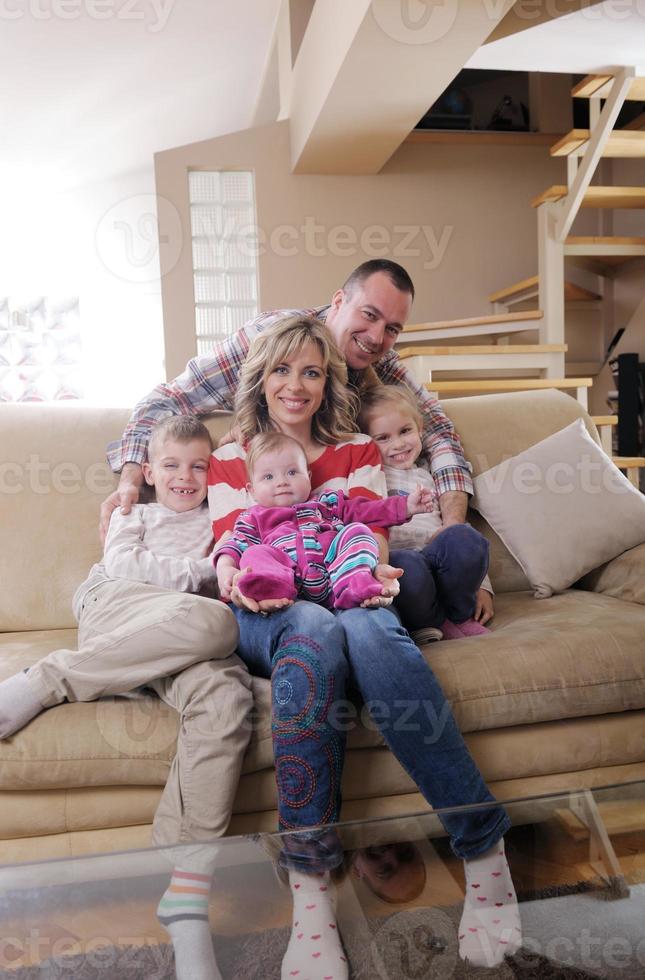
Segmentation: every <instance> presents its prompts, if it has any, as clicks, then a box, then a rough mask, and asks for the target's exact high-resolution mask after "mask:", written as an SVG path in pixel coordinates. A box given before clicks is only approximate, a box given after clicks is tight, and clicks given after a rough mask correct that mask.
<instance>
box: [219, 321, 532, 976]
mask: <svg viewBox="0 0 645 980" xmlns="http://www.w3.org/2000/svg"><path fill="white" fill-rule="evenodd" d="M236 421H237V425H238V429H239V431H240V434H241V442H240V443H238V444H236V443H229V444H228V445H225V446H222V447H221V448H220V449H218V450H216V452H215V453H214V454H213V456H212V458H211V465H210V470H209V505H210V509H211V516H212V518H213V528H214V532H215V537H216V539H222V537H223V535H224V534H227V535H230V533H231V532H232V531H233V528H234V525H235V521H236V519H237V517H238V516H239V514H240V513H241V512H242V511H244V510H246V509H247V508H248V507H249V506H250V505H251V504H252V498H251V497H250V494H249V491H248V488H247V484H248V476H247V472H246V467H245V460H246V447H247V445H248V443H249V441H250V440H251V439H252V437H253V436H255V435H256V434H257V433H258V432H267V431H275V430H277V431H279V432H282V433H285V434H287V435H290V436H292V437H293V438H295V439H297V440H298V442H299V443H300V444H301V446H302V447H303V449H304V452H305V457H306V459H307V465H308V468H309V469H310V470H311V483H312V486H313V489H314V492H321V491H322V490H324V489H333V490H342V492H343V493H344V494H346V495H347V496H348V497H350V499H351V498H354V497H357V496H362V497H365V496H367V497H370V498H371V499H376V498H377V497H379V496H385V495H386V493H385V480H384V477H383V471H382V468H381V463H380V459H379V454H378V450H377V448H376V446H375V444H374V443H373V442H372V440H371V439H369V437H368V436H366V435H363V434H360V433H357V432H355V431H354V421H353V417H352V412H351V403H350V395H349V392H348V390H347V373H346V369H345V364H344V362H343V360H342V357H341V355H340V353H339V351H338V350H337V348H336V347H335V345H334V344H333V342H332V339H331V335H330V333H329V331H328V329H327V328H326V327H325V326H324V324H321V323H319V322H318V321H316V320H313V319H311V318H309V317H295V318H290V319H287V320H283V321H280V322H278V323H276V324H275V325H274V326H273V327H272V328H271V329H269V330H266V331H265V332H263V333H262V334H261V335H260V336H259V337H258V338H257V339H256V340H255V341H254V342H253V343H252V345H251V349H250V351H249V353H248V355H247V358H246V361H245V362H244V367H243V369H242V375H241V380H240V388H239V391H238V400H237V420H236ZM380 547H381V549H382V558H383V559H385V558H386V551H385V544H384V543H383V544H382V545H380ZM240 574H241V575H243V574H244V573H240ZM376 576H377V578H379V580H380V581H381V582H382V583H383V588H384V591H385V597H386V598H388V597H389V596H390V595H392V594H393V592H394V591H396V589H395V585H396V581H395V580H396V577H397V576H396V572H395V570H393V569H392V568H391V567H390V566H388V565H380V566H379V567H378V568H377V569H376ZM393 583H394V584H393ZM231 599H232V601H233V603H234V604H235V606H236V608H235V614H236V617H237V620H238V624H239V627H240V644H239V648H238V652H239V655H240V657H241V658H242V659H243V660H244V661H245V663H246V664H247V666H248V667H249V669H250V671H251V673H253V674H256V675H258V676H261V677H267V678H270V679H271V690H272V735H273V752H274V758H275V769H276V784H277V794H278V812H279V818H280V828H281V830H283V831H306V833H287V834H285V835H284V837H283V838H282V842H283V851H282V854H281V858H280V860H281V863H282V865H283V867H285V868H286V869H287V870H288V874H289V884H290V888H291V893H292V897H293V903H294V905H293V907H294V911H293V931H292V934H291V939H290V941H289V946H288V948H287V951H286V954H285V957H284V960H283V964H282V977H283V978H296V980H323V978H325V977H330V976H333V978H334V980H346V978H347V962H346V957H345V955H344V952H343V948H342V945H341V943H340V938H339V936H338V930H337V928H336V920H335V897H334V888H333V883H332V882H331V878H330V871H331V870H332V869H334V868H337V867H338V866H339V865H340V864H341V862H342V860H343V851H342V847H341V844H340V841H339V839H338V836H337V835H336V833H335V832H334V831H333V829H331V828H330V826H329V825H330V824H333V823H334V822H335V821H337V820H338V819H339V815H340V803H341V793H340V787H341V779H342V770H343V761H344V754H345V738H346V732H345V728H346V726H345V725H338V723H337V714H336V706H337V705H339V704H341V705H342V704H343V703H344V701H345V699H346V698H347V696H348V694H347V692H348V688H349V685H350V684H351V685H352V686H353V687H355V688H357V689H358V691H359V692H360V694H361V697H362V699H363V701H364V703H365V705H366V707H367V709H368V710H372V709H374V714H373V720H374V723H375V724H376V725H377V726H378V728H379V730H380V731H381V733H382V735H383V738H384V740H385V742H386V744H387V745H388V746H389V748H390V749H391V751H392V752H393V753H394V755H395V756H396V758H397V759H398V761H399V762H400V763H401V765H402V766H403V767H404V768H405V769H406V770H407V772H408V773H409V775H410V777H411V778H412V779H413V780H414V783H415V784H416V785H417V786H418V788H419V790H420V792H422V793H423V795H424V796H425V798H426V799H427V800H428V801H429V803H430V804H431V805H432V806H433V807H434V808H435V809H440V808H445V807H455V808H456V809H453V810H451V811H450V812H444V813H442V814H441V819H442V822H443V825H444V827H445V829H446V831H447V833H448V834H449V835H450V839H451V845H452V848H453V851H454V852H455V854H457V855H458V856H459V857H461V858H463V859H464V865H465V874H466V885H467V887H466V897H465V901H464V912H463V916H462V920H461V923H460V928H459V950H460V955H461V956H462V957H463V958H466V959H469V960H470V961H471V962H473V963H478V964H482V965H488V966H491V965H494V964H497V963H500V962H501V961H502V959H503V958H504V955H505V953H513V952H514V951H515V950H516V949H517V948H518V946H519V943H520V940H521V933H520V921H519V912H518V908H517V900H516V898H515V891H514V888H513V882H512V880H511V876H510V871H509V868H508V864H507V862H506V858H505V855H504V844H503V834H504V833H505V831H506V830H507V829H508V828H509V826H510V821H509V818H508V815H507V814H506V812H505V811H504V809H503V807H501V806H499V805H497V804H495V800H494V797H493V796H492V795H491V793H490V791H489V790H488V788H487V787H486V784H485V783H484V781H483V779H482V776H481V774H480V772H479V770H478V769H477V766H476V765H475V763H474V761H473V759H472V758H471V756H470V754H469V752H468V749H467V747H466V745H465V743H464V741H463V738H462V736H461V733H460V732H459V729H458V728H457V725H456V722H455V720H454V717H453V715H452V713H451V711H450V707H449V705H448V704H447V702H446V698H445V695H444V693H443V691H442V690H441V687H440V686H439V684H438V683H437V680H436V678H435V676H434V674H433V673H432V671H431V669H430V667H429V666H428V664H427V663H426V662H425V660H424V658H423V656H422V655H421V652H420V651H419V649H418V647H417V646H415V644H414V643H413V642H412V640H411V639H410V637H409V636H408V634H407V633H406V631H405V630H403V629H401V626H400V624H399V622H398V620H397V618H396V616H395V615H394V614H393V613H392V612H391V610H389V609H387V608H375V609H361V608H357V609H345V610H335V611H333V612H332V611H330V610H328V609H325V608H323V607H322V606H320V605H317V604H315V603H312V602H303V601H298V602H295V603H293V604H292V605H289V606H288V607H287V608H280V607H279V605H276V606H275V607H274V608H275V611H273V612H271V614H270V615H268V616H260V615H258V614H257V613H258V611H259V610H258V604H257V603H256V602H254V601H253V600H249V599H247V598H245V596H244V595H243V593H242V592H241V590H240V588H239V584H238V583H236V582H233V583H232V588H231ZM273 602H275V603H278V602H279V600H273ZM268 608H270V607H268ZM268 608H265V610H263V611H265V612H266V611H268ZM403 712H404V714H403ZM403 717H404V718H405V723H402V719H403ZM433 719H434V722H433ZM482 803H487V804H490V805H488V806H478V805H477V804H482ZM484 881H485V883H486V888H485V894H482V891H479V890H478V889H480V887H481V883H482V882H484Z"/></svg>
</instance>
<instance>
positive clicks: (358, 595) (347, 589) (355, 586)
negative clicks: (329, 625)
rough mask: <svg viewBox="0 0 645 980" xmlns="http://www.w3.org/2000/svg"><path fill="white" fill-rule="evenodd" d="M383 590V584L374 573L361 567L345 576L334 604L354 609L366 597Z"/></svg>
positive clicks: (341, 607)
mask: <svg viewBox="0 0 645 980" xmlns="http://www.w3.org/2000/svg"><path fill="white" fill-rule="evenodd" d="M345 583H346V584H345ZM382 591H383V586H382V585H381V583H380V582H379V581H378V580H377V579H375V578H374V576H373V575H372V573H371V572H370V571H368V570H367V569H360V568H359V569H357V570H356V571H355V572H353V573H352V575H348V576H347V577H345V578H343V585H342V587H341V588H340V589H338V592H337V594H336V595H335V596H334V606H335V608H336V609H354V608H355V607H356V606H360V604H361V602H363V601H364V600H365V599H371V598H372V596H375V595H380V594H381V592H382Z"/></svg>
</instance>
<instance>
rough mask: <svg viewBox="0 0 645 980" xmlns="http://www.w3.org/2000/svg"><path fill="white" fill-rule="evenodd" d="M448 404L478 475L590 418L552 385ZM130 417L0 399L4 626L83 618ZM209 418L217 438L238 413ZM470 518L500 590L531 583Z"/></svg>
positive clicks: (60, 625)
mask: <svg viewBox="0 0 645 980" xmlns="http://www.w3.org/2000/svg"><path fill="white" fill-rule="evenodd" d="M444 407H445V410H446V412H447V414H448V415H449V416H450V417H451V418H452V420H453V421H454V423H455V426H456V428H457V431H458V432H459V434H460V436H461V439H462V442H463V445H464V450H465V452H466V456H467V457H468V458H469V459H470V461H471V462H472V465H473V470H474V472H475V474H477V473H480V472H482V470H485V469H488V468H489V467H491V466H495V465H496V464H497V463H499V462H500V461H501V459H502V458H503V457H504V455H514V454H515V453H518V452H520V451H521V450H523V449H526V448H527V447H528V446H530V445H532V444H533V443H535V442H538V441H539V440H540V439H543V438H545V437H546V436H548V435H550V434H551V433H553V432H556V431H558V429H561V428H563V427H564V426H565V425H568V424H569V423H570V422H572V421H573V420H574V419H575V418H578V417H579V416H581V415H582V416H583V417H586V418H587V419H588V416H585V413H584V412H583V410H582V409H581V407H580V406H579V405H578V403H577V402H576V401H575V400H574V399H573V398H571V397H570V396H569V395H564V394H561V393H559V392H551V391H545V392H537V393H521V392H520V393H517V394H511V395H488V396H484V397H482V396H480V397H475V398H459V399H454V400H450V401H447V402H446V404H445V406H444ZM128 415H129V412H128V411H127V410H126V409H116V408H114V409H103V408H95V407H89V406H85V405H77V404H74V403H73V402H68V403H59V404H53V405H39V404H17V405H13V404H5V405H2V406H0V447H1V449H0V452H1V458H0V527H1V528H2V538H1V541H0V582H1V583H2V588H1V589H0V631H1V632H13V631H21V630H39V629H66V628H70V627H73V626H75V625H76V624H75V621H74V618H73V616H72V611H71V605H70V603H71V598H72V595H73V594H74V591H75V590H76V588H77V586H78V585H79V583H80V582H82V581H83V579H84V578H85V576H86V575H87V573H88V571H89V568H90V566H91V565H92V564H93V563H94V562H95V561H98V560H99V558H100V556H101V547H100V543H99V538H98V531H97V528H98V513H99V507H100V504H101V502H102V500H104V498H105V497H106V496H107V495H108V493H109V492H110V491H111V490H112V489H113V488H114V486H115V485H116V480H115V478H114V476H113V475H112V474H111V472H110V470H109V468H108V466H107V463H105V461H104V460H105V447H106V445H107V443H108V442H110V441H111V440H113V439H116V438H118V437H119V436H120V434H121V432H122V431H123V428H124V426H125V423H126V420H127V418H128ZM207 424H208V426H209V429H210V430H211V432H212V433H213V435H214V437H215V438H216V439H217V438H218V437H219V436H220V435H221V434H222V433H223V432H224V431H225V430H226V429H227V428H228V426H229V424H230V417H229V416H227V415H218V416H214V417H212V418H211V419H209V420H207ZM588 424H589V425H590V431H592V433H593V434H594V436H595V437H596V438H597V434H596V433H595V429H594V428H593V425H592V424H591V423H588ZM472 520H473V523H474V524H475V525H476V526H477V527H479V528H480V529H482V531H483V533H485V534H486V535H487V537H488V538H489V540H490V541H491V542H492V561H491V579H492V581H493V585H494V587H495V589H496V591H501V592H504V591H514V590H517V589H525V588H528V583H527V581H526V578H525V577H524V575H523V573H522V571H521V569H520V567H519V565H517V563H516V562H515V560H514V559H513V558H512V557H511V555H510V554H509V552H508V551H507V550H506V548H504V546H503V545H502V543H501V542H500V541H499V539H498V538H497V537H496V535H494V534H493V532H492V531H491V530H490V528H488V526H487V525H486V524H485V522H484V521H483V520H482V518H480V517H479V515H475V514H472Z"/></svg>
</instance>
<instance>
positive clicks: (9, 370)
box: [0, 297, 83, 402]
mask: <svg viewBox="0 0 645 980" xmlns="http://www.w3.org/2000/svg"><path fill="white" fill-rule="evenodd" d="M80 366H81V338H80V326H79V307H78V298H76V297H75V298H73V299H67V300H62V301H55V300H51V299H47V298H44V297H40V298H38V299H36V300H34V301H32V302H28V303H25V302H17V301H12V300H11V299H9V298H8V297H0V401H4V402H21V401H22V402H24V401H38V402H43V401H56V400H59V399H63V398H82V397H83V389H82V384H81V378H80Z"/></svg>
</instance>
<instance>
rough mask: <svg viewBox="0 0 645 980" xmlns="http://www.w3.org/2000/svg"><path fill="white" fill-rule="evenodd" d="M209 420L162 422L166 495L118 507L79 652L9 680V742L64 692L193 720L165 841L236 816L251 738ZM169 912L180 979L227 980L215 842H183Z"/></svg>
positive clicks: (159, 445)
mask: <svg viewBox="0 0 645 980" xmlns="http://www.w3.org/2000/svg"><path fill="white" fill-rule="evenodd" d="M212 448H213V445H212V441H211V437H210V434H209V432H208V429H207V428H206V427H205V426H204V425H203V424H202V423H201V422H199V421H198V419H196V418H194V417H193V416H186V415H184V416H173V417H172V418H170V419H167V420H166V421H164V422H161V423H159V424H158V425H157V426H155V428H154V430H153V433H152V436H151V439H150V443H149V445H148V461H147V462H146V463H144V466H143V472H144V476H145V479H146V482H147V483H148V484H149V485H150V486H153V487H154V489H155V502H154V503H150V504H143V505H142V504H137V505H135V506H134V507H133V508H132V511H131V512H130V513H129V514H128V515H124V514H122V513H121V511H120V510H115V511H114V513H113V515H112V519H111V521H110V528H109V531H108V535H107V539H106V542H105V552H104V554H103V559H102V561H101V562H100V563H99V564H97V565H94V566H93V567H92V569H91V571H90V574H89V576H88V578H87V579H86V580H85V582H83V584H82V585H81V586H80V587H79V588H78V590H77V592H76V594H75V596H74V599H73V608H74V613H75V615H76V617H77V619H78V621H79V625H78V643H79V648H78V650H76V651H73V650H56V651H54V652H53V653H50V654H49V655H48V656H47V657H44V658H43V659H42V660H40V661H39V662H38V663H37V664H35V665H34V666H33V667H30V668H29V669H28V670H27V671H25V672H23V673H20V674H16V675H15V676H14V677H10V678H9V679H8V680H6V681H4V682H3V683H2V684H0V738H8V737H9V736H10V735H13V734H14V733H15V732H17V731H19V729H21V728H22V727H23V726H24V725H26V724H27V723H28V722H29V721H31V719H32V718H34V717H35V716H36V715H38V714H40V712H41V711H43V710H44V709H45V708H50V707H52V706H53V705H55V704H60V702H61V701H64V700H65V699H67V700H68V701H92V700H94V699H96V698H100V697H103V696H105V695H113V694H124V693H126V692H129V691H132V690H134V689H136V688H139V687H141V686H144V685H145V686H146V687H149V688H152V690H153V691H155V692H156V694H157V695H158V696H159V697H160V698H161V699H162V701H164V702H165V703H166V704H169V705H170V706H171V707H172V708H174V709H175V710H176V711H177V712H178V713H179V715H180V717H181V722H180V726H179V735H178V740H177V753H176V755H175V758H174V760H173V763H172V766H171V769H170V773H169V775H168V780H167V782H166V786H165V789H164V791H163V794H162V797H161V801H160V803H159V806H158V807H157V812H156V814H155V817H154V823H153V835H152V836H153V842H154V843H155V844H156V845H167V844H175V843H177V842H180V843H183V842H188V841H209V840H212V838H214V837H219V836H221V835H222V834H223V833H224V832H225V830H226V828H227V826H228V823H229V820H230V817H231V810H232V806H233V798H234V796H235V792H236V790H237V784H238V780H239V776H240V771H241V767H242V760H243V756H244V752H245V750H246V746H247V743H248V740H249V736H250V732H251V729H250V725H249V724H248V715H249V712H250V710H251V707H252V703H253V697H252V693H251V678H250V676H249V673H248V671H247V669H246V666H245V665H244V664H243V663H242V661H241V660H240V659H239V658H238V657H237V656H235V655H234V651H235V648H236V646H237V641H238V628H237V623H236V621H235V617H234V615H233V613H232V612H231V610H230V609H229V608H228V607H227V606H225V605H224V603H222V602H219V601H217V600H213V599H211V598H206V597H205V596H200V595H197V594H196V593H197V592H199V591H200V590H201V589H204V590H205V591H211V592H212V590H213V587H214V585H215V569H214V567H213V562H212V555H211V554H210V552H211V550H212V546H213V537H212V528H211V522H210V518H209V516H208V507H207V505H206V493H207V472H208V460H209V457H210V454H211V452H212ZM178 852H179V856H178V861H180V862H181V863H180V864H179V866H178V867H176V868H175V869H174V871H173V875H172V878H171V881H170V884H169V886H168V888H167V889H166V892H165V893H164V895H163V897H162V899H161V902H160V903H159V908H158V915H159V919H160V921H161V922H162V923H163V925H164V926H165V927H166V928H167V930H168V932H169V933H170V936H171V938H172V941H173V946H174V952H175V968H176V974H177V977H178V978H179V980H188V978H193V977H196V976H205V977H206V976H207V977H208V978H209V980H221V974H220V972H219V970H218V968H217V963H216V960H215V953H214V950H213V946H212V942H211V935H210V929H209V924H208V897H209V892H210V883H211V877H212V873H213V869H214V861H215V859H216V851H215V850H214V849H213V847H212V845H210V846H209V845H206V844H201V845H199V846H198V847H195V848H179V849H178Z"/></svg>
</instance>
